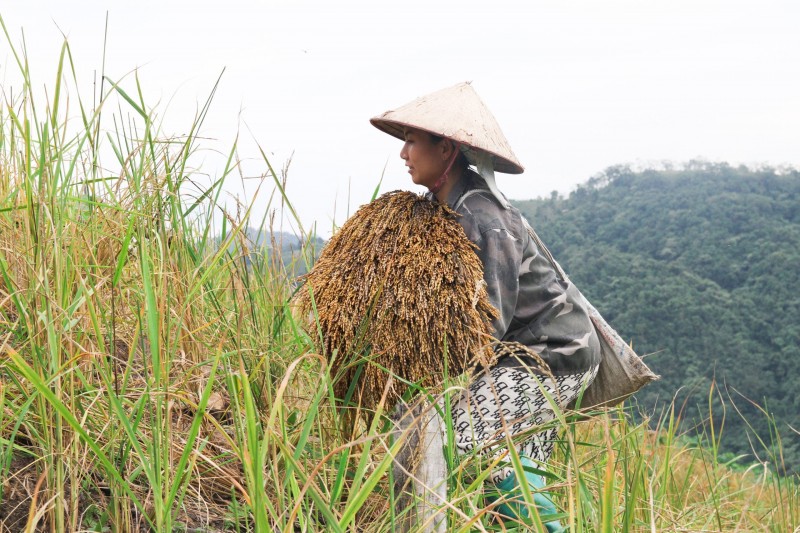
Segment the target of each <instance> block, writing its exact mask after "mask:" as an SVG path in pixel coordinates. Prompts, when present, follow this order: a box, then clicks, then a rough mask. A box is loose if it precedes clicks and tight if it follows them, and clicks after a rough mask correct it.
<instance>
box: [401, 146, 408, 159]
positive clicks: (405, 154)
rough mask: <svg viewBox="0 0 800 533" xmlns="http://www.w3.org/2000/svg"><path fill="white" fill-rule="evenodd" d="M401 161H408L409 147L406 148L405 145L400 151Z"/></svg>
mask: <svg viewBox="0 0 800 533" xmlns="http://www.w3.org/2000/svg"><path fill="white" fill-rule="evenodd" d="M400 159H402V160H403V161H405V160H406V159H408V146H406V145H405V144H403V147H402V148H401V149H400Z"/></svg>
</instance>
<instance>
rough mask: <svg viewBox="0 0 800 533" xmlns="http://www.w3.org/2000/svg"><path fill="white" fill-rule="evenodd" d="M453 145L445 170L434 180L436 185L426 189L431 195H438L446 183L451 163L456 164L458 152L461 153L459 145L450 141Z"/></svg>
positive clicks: (451, 166)
mask: <svg viewBox="0 0 800 533" xmlns="http://www.w3.org/2000/svg"><path fill="white" fill-rule="evenodd" d="M451 142H452V143H453V155H451V156H450V162H449V163H447V168H446V169H445V171H444V173H442V176H441V177H440V178H439V179H438V180H436V183H434V184H433V187H431V188H430V189H428V190H429V191H431V192H432V193H433V194H436V193H438V192H439V191H441V190H442V187H444V184H445V182H446V181H447V173H448V172H450V169H451V168H453V163H455V162H456V158H458V154H459V152H461V145H460V144H458V143H457V142H455V141H451Z"/></svg>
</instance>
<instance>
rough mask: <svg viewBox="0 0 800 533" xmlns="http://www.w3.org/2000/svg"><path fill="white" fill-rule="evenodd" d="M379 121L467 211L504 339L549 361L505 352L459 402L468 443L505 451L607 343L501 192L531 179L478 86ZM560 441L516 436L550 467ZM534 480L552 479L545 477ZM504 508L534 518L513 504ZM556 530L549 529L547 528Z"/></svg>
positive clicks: (463, 441)
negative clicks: (512, 178) (510, 181)
mask: <svg viewBox="0 0 800 533" xmlns="http://www.w3.org/2000/svg"><path fill="white" fill-rule="evenodd" d="M370 122H371V123H372V124H373V125H374V126H375V127H377V128H378V129H380V130H382V131H384V132H386V133H388V134H390V135H392V136H394V137H397V138H400V139H402V140H403V141H404V144H403V147H402V149H401V151H400V157H401V158H402V159H403V160H404V161H405V165H406V167H407V168H408V173H409V174H410V175H411V179H412V181H413V182H414V183H416V184H418V185H422V186H425V187H427V188H428V190H429V191H430V192H429V196H430V198H431V199H434V198H435V199H436V200H438V201H439V202H446V203H447V204H448V205H449V206H450V207H452V208H453V209H454V210H455V211H456V212H458V213H459V214H460V215H461V216H460V217H459V222H460V224H461V226H462V227H463V228H464V231H465V233H466V235H467V237H468V238H469V239H470V240H471V241H472V242H473V243H475V245H476V246H477V253H478V256H479V257H480V259H481V261H482V263H483V268H484V279H485V281H486V286H487V291H488V294H489V299H490V301H491V303H492V305H494V307H495V308H496V309H497V311H498V316H497V318H496V319H495V321H494V324H493V326H494V337H495V338H496V339H497V340H498V341H501V342H500V343H499V344H498V345H499V346H501V347H509V346H510V347H513V346H515V343H519V344H518V345H522V346H524V347H526V348H527V349H528V350H530V351H532V352H535V354H538V355H539V356H540V358H541V360H539V359H537V358H536V357H535V356H531V355H530V353H529V352H528V351H527V350H513V349H512V351H514V352H516V353H513V354H511V355H505V356H503V355H501V356H500V358H499V359H498V362H497V363H496V365H494V366H493V367H492V368H489V369H486V370H484V371H482V372H480V373H478V374H476V375H475V376H474V377H473V379H472V383H471V384H470V386H469V388H468V389H467V390H465V391H464V393H463V394H462V395H461V397H460V398H458V399H457V400H456V401H455V402H454V405H453V408H452V412H451V415H452V418H453V427H454V429H455V432H456V442H455V445H456V447H457V450H458V451H459V452H460V453H466V452H470V451H471V450H473V449H481V450H482V451H486V450H487V449H488V450H491V451H492V452H493V453H501V452H503V451H505V449H504V445H503V443H504V442H507V439H506V437H507V436H514V435H517V434H519V433H521V432H524V431H526V430H528V429H529V428H531V427H532V426H539V425H542V424H545V423H547V422H549V421H551V420H552V419H553V418H554V412H553V408H552V407H551V405H550V403H549V401H548V400H547V398H546V396H545V395H544V394H542V389H545V390H546V391H547V392H548V394H549V395H550V396H551V397H553V398H555V399H556V401H557V402H558V404H559V405H560V407H565V406H566V405H567V404H568V403H570V402H571V401H573V400H574V399H575V398H576V397H577V395H578V394H579V393H580V391H581V389H582V387H585V386H587V385H588V384H589V383H590V382H591V381H592V379H594V376H595V375H596V373H597V368H598V365H599V361H600V345H599V341H598V338H597V335H596V333H595V330H594V328H593V327H592V323H591V321H590V319H589V316H588V314H587V311H586V309H585V306H584V304H583V303H582V302H583V299H582V298H580V297H579V293H578V292H577V289H575V287H574V286H573V285H572V284H571V283H570V282H569V281H568V280H566V279H562V277H561V276H559V274H558V272H557V270H556V269H555V268H554V266H553V264H551V262H550V261H549V260H548V258H547V254H546V253H543V252H542V250H540V249H539V247H538V246H537V245H536V243H535V241H534V239H533V238H532V234H531V232H530V231H529V227H528V225H527V223H526V221H525V220H524V219H523V217H522V215H521V214H520V212H519V211H518V210H517V209H515V208H514V207H512V206H511V205H510V204H509V202H508V200H507V199H506V198H505V196H503V194H502V193H501V192H500V191H499V190H498V189H497V186H496V184H495V179H494V172H495V171H497V172H505V173H511V174H520V173H522V172H523V170H524V169H523V167H522V165H521V164H520V163H519V162H518V161H517V158H516V156H515V155H514V153H513V152H512V151H511V148H510V146H509V144H508V142H507V141H506V139H505V137H504V135H503V133H502V132H501V131H500V127H499V126H498V124H497V122H496V121H495V119H494V117H493V116H492V114H491V113H490V112H489V110H488V109H487V108H486V106H485V105H484V104H483V102H482V101H481V100H480V98H479V97H478V96H477V94H476V93H475V91H474V90H473V89H472V86H471V85H469V84H468V83H462V84H459V85H456V86H454V87H450V88H447V89H444V90H441V91H438V92H436V93H432V94H430V95H428V96H424V97H421V98H418V99H417V100H414V101H413V102H410V103H409V104H406V105H405V106H402V107H400V108H398V109H395V110H393V111H387V112H386V113H383V114H382V115H379V116H377V117H374V118H372V119H371V120H370ZM470 164H471V165H474V166H475V168H476V170H477V172H476V171H473V170H471V169H470ZM505 351H506V352H508V350H507V349H506V350H505ZM542 362H543V363H544V366H543V365H542V364H541V363H542ZM556 436H557V428H553V429H549V430H546V431H542V432H540V433H537V434H534V435H532V436H530V437H529V438H527V439H526V440H524V442H516V441H517V440H518V439H515V448H516V450H517V452H518V453H519V455H520V457H521V458H522V459H523V464H526V465H529V466H534V467H536V468H539V469H542V468H543V467H544V465H545V464H546V463H547V461H548V459H549V457H550V454H551V452H552V450H553V444H554V441H555V438H556ZM504 439H506V440H504ZM498 443H499V444H498ZM506 464H507V463H506ZM526 477H527V478H528V480H527V482H528V483H531V484H533V485H534V486H541V478H539V477H538V476H534V475H530V476H526ZM491 480H492V482H494V483H495V484H496V485H497V486H498V487H499V488H500V489H503V490H504V491H508V490H511V489H513V488H514V487H518V484H519V483H518V481H517V480H516V478H515V475H514V472H513V469H512V468H510V466H506V467H502V468H499V469H497V470H495V471H493V472H492V475H491ZM537 503H540V501H539V500H537ZM544 506H545V507H548V506H546V505H544ZM517 509H519V508H517ZM502 511H503V512H504V513H505V514H509V515H514V514H525V513H524V509H523V510H521V511H518V510H515V508H514V507H510V506H506V507H505V508H503V509H502ZM557 527H558V526H557V524H556V523H552V524H548V529H551V530H555V529H556V528H557Z"/></svg>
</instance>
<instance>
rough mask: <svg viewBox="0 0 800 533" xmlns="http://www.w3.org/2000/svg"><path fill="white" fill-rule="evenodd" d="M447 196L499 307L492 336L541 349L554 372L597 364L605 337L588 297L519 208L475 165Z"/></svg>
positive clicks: (572, 371) (538, 351)
mask: <svg viewBox="0 0 800 533" xmlns="http://www.w3.org/2000/svg"><path fill="white" fill-rule="evenodd" d="M447 203H448V205H450V207H452V208H454V209H455V211H456V212H458V213H459V214H460V215H461V216H460V217H459V218H458V221H459V223H460V224H461V226H462V227H463V228H464V231H465V232H466V234H467V237H468V238H469V239H470V240H471V241H472V242H473V243H475V244H476V245H477V246H478V251H477V253H478V257H479V258H480V259H481V262H482V263H483V274H484V279H485V280H486V285H487V290H488V293H489V300H490V301H491V303H492V305H494V306H495V308H497V310H498V311H499V316H498V317H497V319H496V320H495V321H494V336H495V337H496V338H497V339H499V340H501V341H516V342H519V343H520V344H523V345H525V346H527V347H528V348H530V349H532V350H533V351H535V352H537V353H538V354H539V355H540V356H541V357H542V359H544V361H545V362H546V363H547V364H548V365H549V366H550V370H551V371H552V372H553V373H554V374H556V375H564V374H577V373H582V372H585V371H587V370H589V369H591V368H594V367H595V366H596V365H597V364H599V362H600V343H599V340H598V338H597V334H596V332H595V330H594V327H593V326H592V323H591V321H590V320H589V316H588V314H587V311H586V308H585V306H584V304H583V303H582V302H583V298H581V296H580V293H578V290H577V289H576V288H575V286H574V285H573V284H572V283H571V282H570V281H569V280H565V279H562V278H561V276H559V274H558V273H557V272H556V270H555V269H554V268H553V265H552V264H551V263H550V261H549V260H548V258H547V256H546V254H544V253H542V252H541V251H540V250H539V248H538V247H537V245H536V244H535V242H534V241H533V239H532V238H531V236H530V235H529V233H528V223H527V222H526V221H525V219H524V218H523V217H522V214H521V213H520V212H519V210H518V209H516V208H514V207H509V208H508V209H504V208H503V207H502V206H501V205H500V203H499V202H498V200H497V199H496V198H495V197H494V196H493V195H492V194H491V192H489V190H488V187H487V186H486V183H485V182H484V181H483V178H481V177H480V176H479V175H478V174H476V173H475V172H472V171H467V172H465V173H464V175H463V176H462V178H461V180H459V182H458V183H457V184H456V185H455V187H454V188H453V190H452V191H450V193H449V195H448V198H447ZM509 359H513V358H509ZM526 363H528V362H527V361H526ZM499 364H501V365H502V364H509V362H508V361H503V360H501V361H500V362H499ZM528 364H532V363H528ZM532 366H535V365H533V364H532Z"/></svg>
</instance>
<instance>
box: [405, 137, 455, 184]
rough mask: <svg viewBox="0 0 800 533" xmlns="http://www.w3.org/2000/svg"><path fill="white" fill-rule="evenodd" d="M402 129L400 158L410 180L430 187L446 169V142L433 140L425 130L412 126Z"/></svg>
mask: <svg viewBox="0 0 800 533" xmlns="http://www.w3.org/2000/svg"><path fill="white" fill-rule="evenodd" d="M403 131H404V134H405V140H406V142H405V144H403V149H402V150H400V158H401V159H402V160H403V161H405V162H406V167H408V173H409V174H411V180H412V181H413V182H414V183H416V184H417V185H422V186H424V187H427V188H429V189H430V188H431V187H433V186H434V184H435V183H436V182H437V181H438V179H439V178H441V177H442V174H443V173H444V171H445V170H447V155H448V154H447V150H446V149H447V143H444V142H438V143H437V142H434V141H433V137H431V134H430V133H428V132H426V131H422V130H416V129H413V128H405V129H404V130H403Z"/></svg>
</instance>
